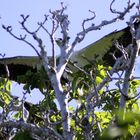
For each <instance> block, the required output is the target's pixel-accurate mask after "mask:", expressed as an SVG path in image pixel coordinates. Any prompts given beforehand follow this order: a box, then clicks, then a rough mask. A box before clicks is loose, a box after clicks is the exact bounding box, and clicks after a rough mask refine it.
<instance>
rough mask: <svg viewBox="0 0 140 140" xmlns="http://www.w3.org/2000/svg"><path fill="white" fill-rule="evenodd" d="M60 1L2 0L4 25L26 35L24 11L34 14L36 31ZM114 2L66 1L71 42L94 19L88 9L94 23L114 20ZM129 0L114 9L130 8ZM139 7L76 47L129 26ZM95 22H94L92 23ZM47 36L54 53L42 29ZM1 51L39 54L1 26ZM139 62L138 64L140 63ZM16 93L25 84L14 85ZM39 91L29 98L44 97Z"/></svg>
mask: <svg viewBox="0 0 140 140" xmlns="http://www.w3.org/2000/svg"><path fill="white" fill-rule="evenodd" d="M60 2H61V1H60V0H22V1H21V0H20V1H19V0H1V2H0V16H1V19H0V24H4V25H6V26H8V25H11V26H12V27H13V32H14V33H15V34H16V35H20V34H23V35H24V33H25V32H23V30H22V29H21V26H20V24H19V21H21V19H22V18H21V17H20V15H21V14H24V15H28V14H29V15H30V18H29V19H28V22H27V26H28V27H29V29H31V30H33V29H36V27H37V22H39V21H40V22H41V21H43V19H44V14H46V15H47V14H49V10H50V9H51V10H52V11H53V10H56V9H59V8H60ZM132 2H136V3H138V0H133V1H132ZM110 3H111V0H105V1H103V0H86V1H85V0H83V1H81V0H64V4H65V5H67V6H68V9H67V11H66V13H67V14H68V15H69V19H70V29H69V34H70V37H71V40H70V41H71V42H72V41H73V40H74V38H75V37H76V34H77V33H78V32H80V31H81V30H82V26H81V24H82V21H83V20H84V19H86V18H90V17H91V16H92V14H91V13H90V12H88V10H89V9H90V10H92V11H95V12H96V19H94V20H93V22H92V23H95V24H97V25H98V24H100V23H101V21H102V20H110V19H112V18H113V17H116V15H114V14H112V13H111V12H110V10H109V9H110ZM126 4H127V0H116V3H115V4H114V6H113V7H114V8H116V9H118V10H124V7H126ZM136 12H137V11H136V8H135V7H134V8H133V9H132V10H131V12H130V14H127V16H126V17H125V20H124V21H118V22H116V23H115V24H112V25H108V26H105V27H103V28H102V30H100V31H92V32H90V33H88V35H87V36H86V38H85V39H84V41H83V42H82V43H80V44H79V45H77V46H76V48H75V50H79V49H81V48H83V47H85V46H87V45H89V44H91V43H93V42H95V41H96V40H98V39H100V38H101V37H103V36H104V35H106V34H108V33H110V32H112V31H115V30H119V29H122V28H124V27H126V26H127V24H126V21H129V17H130V15H132V14H135V13H136ZM90 23H91V22H90ZM46 27H47V28H48V29H50V27H51V26H50V24H49V22H48V23H47V25H46ZM40 36H41V37H42V38H43V39H44V44H45V45H46V46H47V50H48V53H49V54H50V52H51V50H50V49H49V45H50V43H49V41H50V40H49V39H48V37H47V35H46V34H45V33H44V32H41V35H40ZM28 39H29V41H30V42H32V43H33V44H34V42H33V41H34V40H33V39H31V38H30V37H29V38H28ZM0 41H1V43H0V53H2V54H4V53H5V54H6V57H10V56H19V55H20V56H21V55H22V56H24V55H26V56H27V55H28V56H32V55H36V53H35V52H34V50H33V49H32V48H31V47H29V46H27V44H25V43H23V42H21V41H18V40H16V39H14V38H13V37H12V36H10V35H9V34H8V33H7V32H6V31H5V30H3V29H2V28H1V27H0ZM137 64H138V63H137ZM139 69H140V66H137V69H136V73H137V74H139ZM12 93H13V94H16V95H21V93H22V85H20V87H19V85H18V84H15V83H14V84H13V90H12ZM38 93H39V91H37V90H35V91H34V92H33V94H32V97H28V100H30V101H32V102H38V101H39V100H41V99H42V98H43V96H41V95H40V94H38Z"/></svg>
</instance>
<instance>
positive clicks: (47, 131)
mask: <svg viewBox="0 0 140 140" xmlns="http://www.w3.org/2000/svg"><path fill="white" fill-rule="evenodd" d="M0 126H1V127H13V128H18V129H23V130H26V131H29V132H32V133H35V134H37V135H39V136H42V138H43V137H46V138H47V137H48V136H50V135H51V136H53V137H54V138H55V137H56V138H58V139H60V140H64V138H63V137H62V136H61V135H60V134H58V133H57V132H56V131H55V130H53V128H49V127H45V128H42V127H38V126H35V125H33V124H29V123H24V122H21V121H19V122H15V121H12V120H9V121H3V122H0Z"/></svg>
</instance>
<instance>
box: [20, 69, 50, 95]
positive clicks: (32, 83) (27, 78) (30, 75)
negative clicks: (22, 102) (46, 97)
mask: <svg viewBox="0 0 140 140" xmlns="http://www.w3.org/2000/svg"><path fill="white" fill-rule="evenodd" d="M18 81H19V83H26V84H25V85H24V87H23V89H24V90H25V91H27V92H28V93H30V92H31V90H33V89H34V88H38V89H39V90H40V91H41V92H42V93H43V89H44V88H46V87H47V88H49V89H50V88H51V85H50V81H49V80H48V76H47V74H46V73H45V70H44V68H43V67H41V68H40V69H39V70H38V71H37V72H36V73H34V72H32V71H27V73H26V74H25V75H22V76H18Z"/></svg>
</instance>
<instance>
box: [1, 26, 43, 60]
mask: <svg viewBox="0 0 140 140" xmlns="http://www.w3.org/2000/svg"><path fill="white" fill-rule="evenodd" d="M2 27H3V29H5V30H6V31H7V32H8V33H9V34H10V35H11V36H13V37H14V38H16V39H17V40H20V41H23V42H25V43H26V44H28V45H29V46H31V48H33V50H34V51H35V52H36V53H37V55H38V56H39V57H40V54H39V52H38V50H37V49H36V47H35V46H33V45H32V43H30V42H28V41H27V40H26V35H24V36H22V35H20V37H18V36H16V35H15V34H13V33H12V27H11V26H7V27H6V26H5V25H2ZM40 58H41V57H40Z"/></svg>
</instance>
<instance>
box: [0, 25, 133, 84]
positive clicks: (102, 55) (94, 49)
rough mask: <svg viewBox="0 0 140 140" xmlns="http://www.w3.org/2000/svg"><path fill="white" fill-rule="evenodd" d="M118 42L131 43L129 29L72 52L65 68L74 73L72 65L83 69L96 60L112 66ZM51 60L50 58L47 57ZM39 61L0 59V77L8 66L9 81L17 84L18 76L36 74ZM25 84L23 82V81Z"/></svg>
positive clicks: (17, 57)
mask: <svg viewBox="0 0 140 140" xmlns="http://www.w3.org/2000/svg"><path fill="white" fill-rule="evenodd" d="M116 40H117V41H118V42H119V44H121V45H123V46H124V47H127V45H128V44H130V43H131V42H132V35H131V32H130V27H129V26H128V27H126V28H123V29H121V30H119V31H114V32H111V33H109V34H107V35H105V36H104V37H102V38H101V39H99V40H97V41H96V42H94V43H91V44H90V45H88V46H86V47H84V48H83V49H81V50H78V51H75V52H73V54H72V55H71V57H70V60H69V62H68V65H67V67H69V68H71V71H74V69H75V68H74V67H73V65H72V63H76V64H77V65H78V66H79V67H81V68H83V67H84V66H86V65H87V64H89V61H93V60H95V59H96V60H97V61H99V62H102V63H103V64H104V65H107V66H113V65H114V63H115V60H114V59H113V56H112V55H110V54H111V52H112V53H113V52H114V50H115V49H116V48H115V45H114V43H113V42H114V41H116ZM115 56H116V57H120V56H121V52H119V50H117V51H116V53H115ZM49 58H50V59H51V57H49ZM40 64H42V63H41V60H40V59H39V57H38V56H15V57H8V58H0V77H6V73H7V72H6V69H5V65H7V66H8V70H9V73H10V74H9V79H10V80H13V81H16V82H18V78H17V77H18V76H21V75H25V74H26V73H27V71H31V72H33V73H36V72H37V71H38V69H39V68H40V67H41V66H40ZM24 82H25V81H24Z"/></svg>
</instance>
